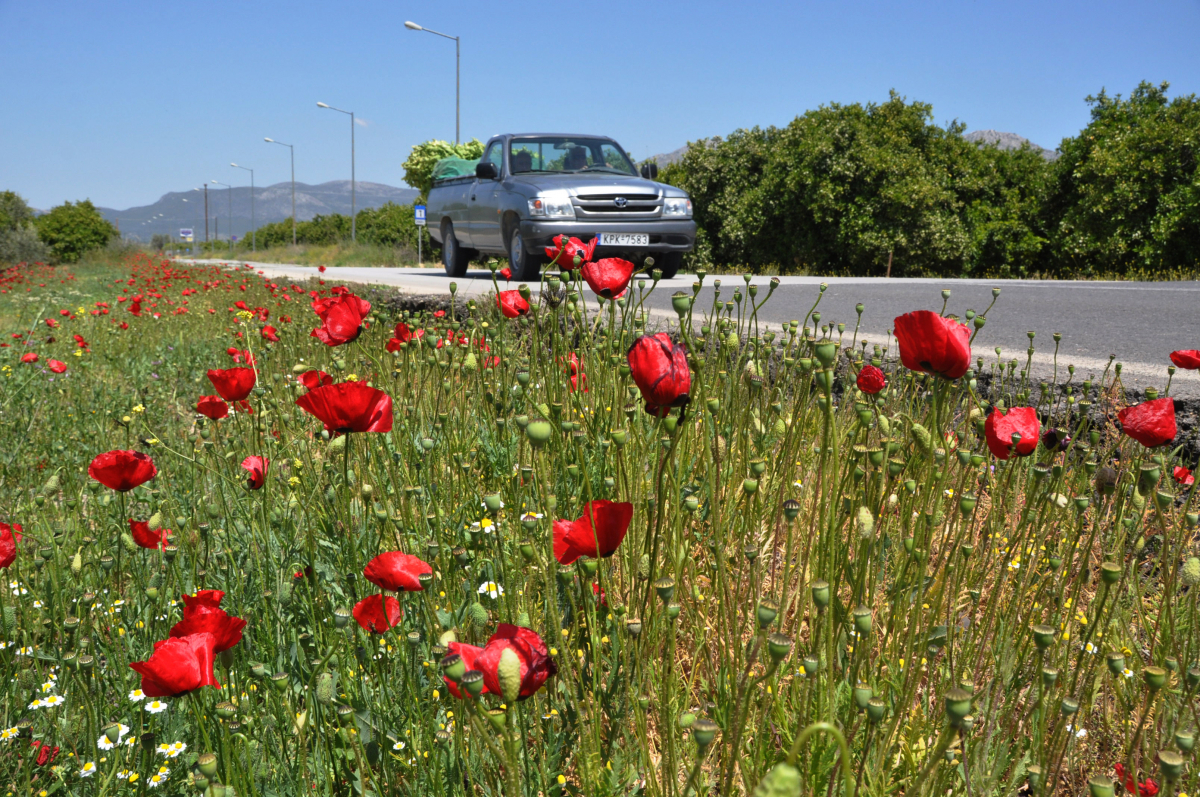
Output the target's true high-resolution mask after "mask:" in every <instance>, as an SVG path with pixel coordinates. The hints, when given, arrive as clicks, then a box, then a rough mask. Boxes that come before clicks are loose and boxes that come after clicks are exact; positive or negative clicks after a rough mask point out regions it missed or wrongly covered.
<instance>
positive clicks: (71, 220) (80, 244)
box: [35, 199, 119, 263]
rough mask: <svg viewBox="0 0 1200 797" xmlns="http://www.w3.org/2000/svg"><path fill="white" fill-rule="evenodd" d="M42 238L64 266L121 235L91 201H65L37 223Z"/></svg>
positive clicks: (39, 218) (41, 217) (40, 217)
mask: <svg viewBox="0 0 1200 797" xmlns="http://www.w3.org/2000/svg"><path fill="white" fill-rule="evenodd" d="M35 223H36V225H37V229H38V235H39V236H40V237H41V239H42V240H43V241H44V242H45V243H46V245H47V246H49V247H50V253H51V255H52V256H53V257H54V258H55V259H56V260H59V261H61V262H63V263H74V262H75V261H77V260H79V258H80V257H82V256H83V255H84V253H86V252H90V251H91V250H93V249H97V248H99V247H102V246H104V245H105V244H107V243H108V242H109V240H110V239H112V238H116V237H118V236H119V233H118V232H117V228H116V227H114V226H113V225H112V223H111V222H109V221H108V220H106V219H105V218H104V217H103V216H101V215H100V212H99V211H98V210H96V206H95V205H93V204H92V201H91V200H90V199H85V200H83V201H82V202H76V203H71V202H64V203H63V204H61V205H59V206H58V207H56V208H54V209H53V210H51V211H50V212H49V213H47V214H46V215H44V216H39V217H38V219H37V221H36V222H35Z"/></svg>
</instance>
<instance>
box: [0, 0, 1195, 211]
mask: <svg viewBox="0 0 1200 797" xmlns="http://www.w3.org/2000/svg"><path fill="white" fill-rule="evenodd" d="M406 19H411V20H414V21H416V22H418V23H420V24H422V25H425V26H427V27H430V28H434V29H436V30H441V31H444V32H447V33H451V34H457V35H459V36H461V37H462V40H463V55H462V81H463V86H462V129H463V137H464V138H469V137H472V136H474V137H478V138H481V139H485V138H486V137H488V136H489V135H492V134H494V133H498V132H505V131H514V132H515V131H529V130H567V129H569V130H571V131H573V132H596V133H603V134H607V135H611V136H613V137H614V138H616V139H618V140H619V141H621V142H622V143H623V144H624V146H625V147H626V148H627V149H628V150H630V152H631V153H632V154H633V155H634V156H635V157H638V158H642V157H647V156H649V155H653V154H655V153H659V152H665V151H669V150H672V149H674V148H676V147H678V146H680V145H682V144H684V143H685V142H687V141H689V140H695V139H697V138H700V137H705V136H711V135H725V134H727V133H729V132H730V131H732V130H734V129H736V128H738V127H751V126H754V125H761V126H766V125H784V124H787V122H788V121H790V120H791V119H792V118H794V117H795V116H796V115H797V114H800V113H803V112H804V111H805V110H807V109H810V108H815V107H817V106H819V105H822V104H825V103H829V102H840V103H852V102H872V101H874V102H878V101H882V100H885V99H886V98H887V94H888V90H889V89H892V88H894V89H896V90H897V91H899V92H900V93H901V94H903V95H905V96H906V97H908V98H910V99H919V100H922V101H924V102H928V103H931V104H932V105H933V109H934V115H935V118H936V120H937V121H938V122H939V123H945V122H947V121H949V120H952V119H959V120H962V121H964V122H965V123H966V124H967V125H968V128H969V129H972V130H974V129H982V128H993V129H997V130H1005V131H1010V132H1015V133H1019V134H1021V135H1024V136H1026V137H1028V138H1030V139H1031V140H1033V141H1035V142H1037V143H1038V144H1041V145H1043V146H1046V147H1050V148H1054V147H1055V146H1057V144H1058V142H1059V141H1060V140H1061V139H1062V138H1063V137H1065V136H1069V135H1073V134H1074V133H1076V132H1077V131H1078V130H1079V129H1080V128H1081V127H1082V126H1084V125H1085V124H1086V123H1087V119H1088V109H1087V106H1086V104H1085V103H1084V97H1085V96H1087V95H1088V94H1093V93H1096V92H1098V91H1099V90H1100V89H1101V88H1107V89H1108V91H1109V92H1110V93H1121V94H1128V93H1129V92H1130V91H1131V90H1132V89H1133V88H1134V87H1135V86H1136V85H1137V83H1138V81H1139V80H1150V81H1153V82H1156V83H1157V82H1160V81H1164V80H1166V81H1170V82H1171V95H1172V96H1174V95H1176V94H1181V93H1200V47H1197V45H1196V40H1195V34H1196V31H1197V30H1200V0H1163V2H1154V3H1146V2H1126V3H1114V2H1098V1H1097V0H1090V2H1075V1H1074V0H1071V1H1069V2H1067V1H1063V2H1059V0H1049V2H1045V1H1043V2H1024V0H1008V1H1007V2H985V1H984V0H954V1H953V2H940V1H938V2H930V1H929V0H922V2H857V1H854V0H846V1H843V2H832V0H818V1H816V2H802V3H790V2H789V3H764V2H753V0H751V1H749V2H740V3H730V2H709V1H708V0H692V2H680V3H675V2H653V1H650V2H640V3H625V2H615V0H609V1H608V2H598V3H570V2H567V3H553V4H550V3H519V4H517V3H511V4H510V3H484V2H471V1H470V0H458V2H454V3H445V2H443V3H416V2H404V1H402V0H392V2H338V3H329V2H323V3H317V2H304V1H303V0H292V1H291V2H287V3H247V2H241V3H233V2H220V1H217V2H205V3H195V2H171V3H163V2H153V3H152V2H132V1H126V2H119V1H118V0H114V1H113V2H105V3H95V2H49V3H40V2H35V3H31V2H28V0H0V30H4V31H5V32H6V35H5V37H4V39H5V41H4V46H3V47H0V74H3V75H4V80H3V100H2V102H0V189H5V188H9V189H13V190H16V191H18V192H19V193H21V194H22V195H23V196H25V197H26V199H27V200H28V201H29V202H30V203H31V204H32V205H33V206H35V207H39V208H49V207H50V206H52V205H55V204H58V203H60V202H62V201H64V200H76V199H83V198H91V199H92V200H93V201H94V202H96V203H97V204H99V205H104V206H108V207H116V208H125V207H127V206H131V205H141V204H147V203H150V202H153V201H155V200H156V199H157V198H158V197H159V196H160V195H161V194H163V193H164V192H166V191H171V190H186V189H189V188H191V187H193V186H197V185H200V184H201V183H203V182H205V181H207V180H212V179H217V180H220V181H222V182H227V183H228V182H233V183H235V184H244V183H246V179H245V178H246V177H248V175H246V173H245V172H242V171H240V170H234V169H232V168H230V166H229V163H230V162H231V161H237V162H238V163H244V164H247V165H250V166H253V167H254V168H255V169H256V181H255V182H256V184H258V185H268V184H271V183H275V182H281V181H284V180H287V179H288V160H287V150H285V149H283V148H281V147H276V146H272V145H270V144H266V143H264V142H263V137H264V136H270V137H273V138H276V139H279V140H281V141H286V142H289V143H293V144H295V145H296V179H297V180H300V181H303V182H308V183H320V182H324V181H326V180H334V179H345V178H348V177H349V174H350V157H349V122H348V118H347V117H344V116H342V115H341V114H336V113H334V112H332V111H327V110H320V109H318V108H317V106H316V103H317V102H318V101H325V102H327V103H329V104H331V105H335V106H338V107H341V108H345V109H347V110H353V111H355V112H356V113H357V114H358V115H359V116H360V117H361V119H362V120H363V124H362V125H360V126H359V127H358V128H357V150H358V152H357V167H358V168H357V171H358V177H359V179H360V180H367V181H374V182H382V183H389V184H391V185H402V184H403V183H402V177H403V169H402V168H401V166H400V164H401V163H402V162H403V161H404V159H405V157H407V155H408V152H409V150H410V149H411V147H412V145H413V144H415V143H418V142H420V141H423V140H426V139H429V138H444V139H452V138H453V136H454V43H453V42H451V41H447V40H445V39H441V38H438V37H436V36H432V35H430V34H428V33H419V32H414V31H410V30H406V29H405V28H404V26H403V23H404V21H405V20H406ZM231 178H232V179H231Z"/></svg>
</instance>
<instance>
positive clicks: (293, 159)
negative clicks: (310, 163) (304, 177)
mask: <svg viewBox="0 0 1200 797" xmlns="http://www.w3.org/2000/svg"><path fill="white" fill-rule="evenodd" d="M263 141H265V142H267V143H268V144H278V145H279V146H281V147H287V148H288V149H289V150H290V151H291V153H292V246H295V245H296V148H295V147H293V146H292V145H291V144H284V143H283V142H282V141H276V140H275V139H273V138H264V139H263Z"/></svg>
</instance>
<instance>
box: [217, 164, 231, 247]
mask: <svg viewBox="0 0 1200 797" xmlns="http://www.w3.org/2000/svg"><path fill="white" fill-rule="evenodd" d="M212 182H213V185H223V186H225V187H226V188H228V189H229V251H230V253H231V254H232V253H233V186H231V185H229V184H228V183H222V182H218V181H216V180H213V181H212Z"/></svg>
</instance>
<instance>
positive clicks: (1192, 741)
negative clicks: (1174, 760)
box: [1175, 728, 1196, 753]
mask: <svg viewBox="0 0 1200 797" xmlns="http://www.w3.org/2000/svg"><path fill="white" fill-rule="evenodd" d="M1175 746H1176V747H1178V748H1179V749H1180V750H1182V751H1183V752H1185V753H1190V752H1192V749H1193V748H1194V747H1195V746H1196V736H1195V734H1193V733H1192V732H1191V731H1187V730H1183V729H1182V728H1181V729H1180V730H1177V731H1175Z"/></svg>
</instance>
